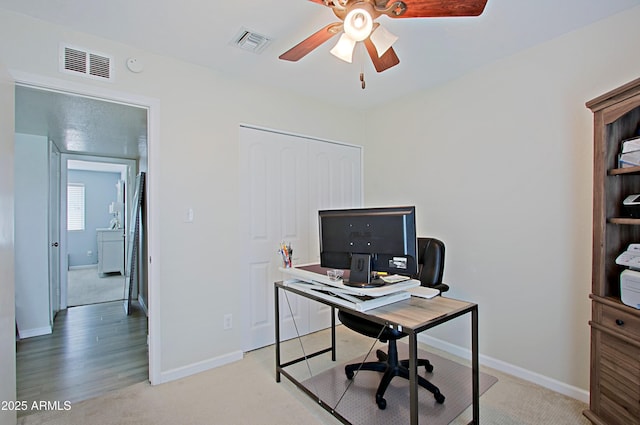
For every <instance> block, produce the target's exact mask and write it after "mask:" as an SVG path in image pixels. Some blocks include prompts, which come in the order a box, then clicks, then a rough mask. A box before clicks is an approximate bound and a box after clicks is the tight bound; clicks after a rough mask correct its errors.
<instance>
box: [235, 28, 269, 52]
mask: <svg viewBox="0 0 640 425" xmlns="http://www.w3.org/2000/svg"><path fill="white" fill-rule="evenodd" d="M270 42H271V39H270V38H269V37H265V36H264V35H262V34H258V33H256V32H253V31H251V30H248V29H246V28H241V29H240V31H239V32H238V33H237V34H236V36H235V37H234V38H233V40H231V43H230V44H232V45H235V46H236V47H238V48H240V49H242V50H248V51H249V52H253V53H262V51H263V50H264V49H265V48H266V47H267V45H268V44H269V43H270Z"/></svg>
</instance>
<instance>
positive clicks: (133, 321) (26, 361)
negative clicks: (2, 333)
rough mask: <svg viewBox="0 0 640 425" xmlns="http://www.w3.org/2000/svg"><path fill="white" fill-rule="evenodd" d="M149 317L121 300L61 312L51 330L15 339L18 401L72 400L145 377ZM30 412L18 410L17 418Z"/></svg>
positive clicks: (30, 402)
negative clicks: (126, 308) (128, 309)
mask: <svg viewBox="0 0 640 425" xmlns="http://www.w3.org/2000/svg"><path fill="white" fill-rule="evenodd" d="M148 358H149V357H148V350H147V317H146V316H145V314H144V311H143V310H142V308H140V306H139V304H138V303H137V302H136V303H133V305H132V313H131V315H130V316H126V315H125V312H124V308H123V305H122V301H114V302H109V303H102V304H93V305H87V306H80V307H72V308H69V309H67V310H64V311H61V312H60V313H58V315H57V316H56V318H55V321H54V332H53V333H52V334H50V335H44V336H39V337H34V338H29V339H25V340H22V341H17V343H16V369H17V370H16V373H17V399H18V400H24V401H27V405H28V406H31V405H32V403H33V402H34V401H41V400H49V401H59V402H60V404H61V405H63V404H64V402H65V401H70V402H72V403H74V402H78V401H81V400H86V399H89V398H93V397H96V396H99V395H101V394H105V393H107V392H109V391H112V390H115V389H120V388H124V387H127V386H129V385H132V384H135V383H138V382H143V381H146V380H148V379H149V378H148V377H149V372H148ZM29 413H31V412H30V411H21V412H19V413H18V415H19V416H23V415H28V414H29Z"/></svg>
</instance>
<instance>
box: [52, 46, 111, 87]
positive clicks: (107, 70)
mask: <svg viewBox="0 0 640 425" xmlns="http://www.w3.org/2000/svg"><path fill="white" fill-rule="evenodd" d="M60 50H61V54H60V70H61V71H62V72H65V73H68V74H75V75H78V74H82V75H84V76H85V77H89V78H95V79H99V80H111V73H112V68H111V64H112V62H113V61H112V58H111V57H110V56H107V55H104V54H101V53H96V52H89V51H87V50H84V49H81V48H77V47H69V46H62V48H61V49H60Z"/></svg>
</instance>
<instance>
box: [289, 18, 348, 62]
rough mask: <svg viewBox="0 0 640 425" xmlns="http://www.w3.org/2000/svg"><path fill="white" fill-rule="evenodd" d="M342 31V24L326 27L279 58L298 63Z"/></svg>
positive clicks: (335, 23) (337, 23)
mask: <svg viewBox="0 0 640 425" xmlns="http://www.w3.org/2000/svg"><path fill="white" fill-rule="evenodd" d="M341 30H342V22H334V23H333V24H329V25H327V26H326V27H324V28H322V29H321V30H320V31H317V32H316V33H314V34H312V35H310V36H309V37H307V38H305V39H304V40H302V41H301V42H300V43H298V44H296V45H295V46H293V47H292V48H291V49H289V50H287V51H286V52H284V53H283V54H281V55H280V56H279V57H280V59H283V60H286V61H292V62H296V61H298V60H300V59H302V58H303V57H305V56H306V55H308V54H309V53H310V52H311V51H312V50H313V49H315V48H316V47H318V46H320V45H321V44H323V43H324V42H325V41H327V40H329V39H330V38H331V37H333V36H334V35H336V34H337V33H339V32H340V31H341Z"/></svg>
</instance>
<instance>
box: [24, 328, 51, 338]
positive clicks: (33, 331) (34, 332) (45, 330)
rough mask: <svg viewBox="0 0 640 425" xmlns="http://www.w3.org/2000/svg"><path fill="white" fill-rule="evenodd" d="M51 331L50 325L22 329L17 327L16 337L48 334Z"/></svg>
mask: <svg viewBox="0 0 640 425" xmlns="http://www.w3.org/2000/svg"><path fill="white" fill-rule="evenodd" d="M51 332H52V330H51V326H43V327H41V328H33V329H24V330H20V328H18V338H20V339H25V338H31V337H34V336H40V335H49V334H50V333H51Z"/></svg>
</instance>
